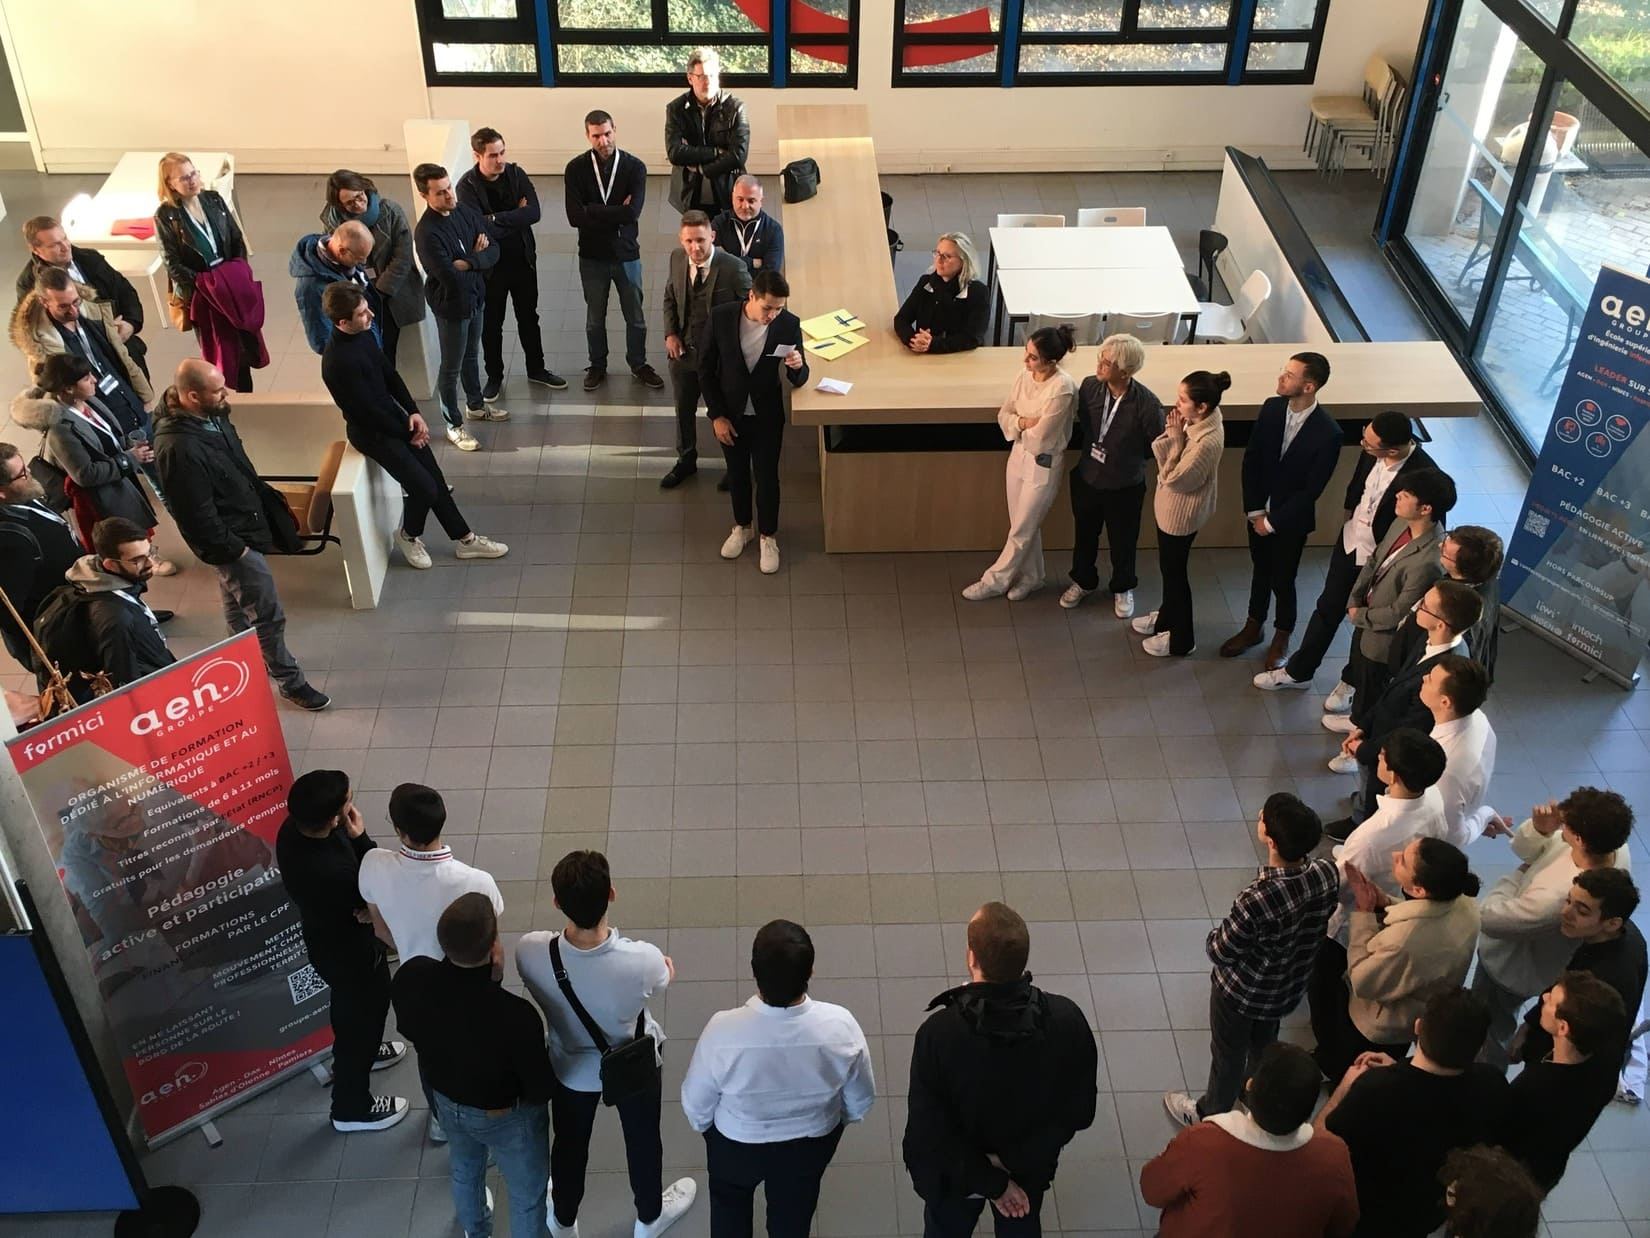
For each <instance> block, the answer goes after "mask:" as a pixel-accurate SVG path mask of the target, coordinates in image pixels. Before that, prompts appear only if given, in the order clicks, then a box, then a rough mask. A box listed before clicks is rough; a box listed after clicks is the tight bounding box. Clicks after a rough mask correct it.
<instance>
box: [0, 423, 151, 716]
mask: <svg viewBox="0 0 1650 1238" xmlns="http://www.w3.org/2000/svg"><path fill="white" fill-rule="evenodd" d="M14 407H15V405H14ZM14 420H15V414H14ZM45 499H46V488H45V487H44V486H42V485H41V484H40V483H39V482H38V481H36V480H35V479H34V478H33V477H31V476H29V462H28V461H27V460H26V459H24V457H23V453H22V452H21V451H19V450H18V449H17V448H16V447H15V446H14V445H12V444H11V443H0V589H3V590H4V591H5V594H6V597H7V598H9V599H10V601H11V604H12V606H14V607H16V609H17V614H18V616H19V617H20V618H21V619H22V620H23V623H24V624H26V625H28V627H29V629H30V631H33V628H34V616H35V613H36V612H37V611H39V609H40V604H41V603H42V602H44V601H45V600H46V595H47V594H48V593H50V592H51V591H52V590H53V589H55V588H57V586H59V585H60V584H62V583H63V573H64V572H66V571H68V570H69V568H70V566H71V565H72V564H73V563H74V561H75V560H76V559H78V558H80V556H81V555H82V554H84V553H85V548H84V547H83V546H81V544H80V536H79V534H78V533H76V532H75V530H74V527H73V526H72V525H71V524H70V523H69V522H68V521H67V520H65V519H63V517H62V516H61V515H59V514H58V513H57V512H55V511H53V510H52V509H51V508H50V507H49V506H47V504H46V502H45ZM164 613H165V615H166V618H168V619H170V618H171V617H172V612H171V611H166V612H164ZM0 637H3V638H4V640H5V645H6V651H7V652H8V653H10V654H11V656H12V657H13V658H15V659H17V663H18V665H19V666H21V667H22V668H23V669H24V670H30V671H34V672H35V675H36V677H37V678H38V677H41V676H43V675H44V673H45V672H44V669H43V668H41V667H38V666H36V665H35V657H34V650H33V649H31V648H30V647H29V642H28V640H27V638H26V637H25V636H24V635H23V630H22V629H21V628H20V627H18V625H17V621H16V620H14V619H13V618H12V617H11V611H9V610H7V609H6V608H5V607H0ZM44 686H45V685H44V684H43V683H42V684H41V687H44Z"/></svg>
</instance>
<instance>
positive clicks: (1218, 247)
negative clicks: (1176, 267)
mask: <svg viewBox="0 0 1650 1238" xmlns="http://www.w3.org/2000/svg"><path fill="white" fill-rule="evenodd" d="M1230 244H1231V242H1230V241H1228V240H1227V239H1226V237H1225V235H1224V234H1223V233H1220V232H1214V231H1212V230H1210V229H1208V228H1205V229H1203V230H1202V231H1201V232H1199V233H1198V234H1197V274H1196V275H1188V276H1187V277H1186V279H1187V281H1188V282H1189V283H1190V284H1191V285H1192V291H1193V292H1195V293H1196V294H1197V299H1198V300H1199V301H1212V300H1214V296H1213V294H1212V292H1211V289H1213V288H1214V286H1215V263H1216V262H1218V261H1219V260H1220V256H1221V255H1222V254H1223V253H1225V252H1226V247H1227V246H1228V245H1230Z"/></svg>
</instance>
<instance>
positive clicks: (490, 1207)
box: [464, 1186, 493, 1238]
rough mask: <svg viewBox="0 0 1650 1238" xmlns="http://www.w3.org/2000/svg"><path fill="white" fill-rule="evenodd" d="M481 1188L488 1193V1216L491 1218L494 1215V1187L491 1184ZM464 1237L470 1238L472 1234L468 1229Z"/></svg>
mask: <svg viewBox="0 0 1650 1238" xmlns="http://www.w3.org/2000/svg"><path fill="white" fill-rule="evenodd" d="M481 1189H482V1190H483V1191H484V1192H485V1193H486V1195H487V1216H488V1217H489V1218H491V1217H492V1215H493V1188H492V1187H490V1186H484V1187H482V1188H481ZM464 1238H470V1235H469V1233H468V1232H467V1231H466V1233H465V1235H464Z"/></svg>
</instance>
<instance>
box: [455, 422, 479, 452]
mask: <svg viewBox="0 0 1650 1238" xmlns="http://www.w3.org/2000/svg"><path fill="white" fill-rule="evenodd" d="M447 441H448V442H449V443H451V444H452V445H453V446H454V447H456V448H458V449H459V450H460V451H480V450H481V443H480V442H479V441H478V440H477V439H476V436H475V435H473V434H471V433H470V432H469V431H468V430H466V429H465V428H464V427H463V426H448V427H447Z"/></svg>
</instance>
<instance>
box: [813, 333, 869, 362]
mask: <svg viewBox="0 0 1650 1238" xmlns="http://www.w3.org/2000/svg"><path fill="white" fill-rule="evenodd" d="M868 342H869V341H868V340H866V338H865V337H864V336H863V335H860V334H859V333H858V332H857V331H844V332H843V333H842V334H841V335H833V336H830V337H828V338H826V339H822V340H809V341H808V343H807V349H808V351H809V352H811V353H813V354H814V355H815V356H818V357H823V358H825V360H827V361H835V360H836V359H837V358H838V357H846V356H847V355H848V354H849V353H851V352H853V351H854V349H856V348H859V347H861V346H862V345H864V344H866V343H868Z"/></svg>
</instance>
